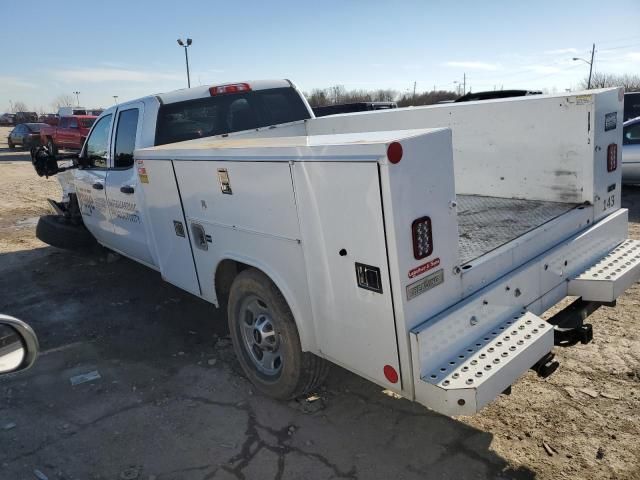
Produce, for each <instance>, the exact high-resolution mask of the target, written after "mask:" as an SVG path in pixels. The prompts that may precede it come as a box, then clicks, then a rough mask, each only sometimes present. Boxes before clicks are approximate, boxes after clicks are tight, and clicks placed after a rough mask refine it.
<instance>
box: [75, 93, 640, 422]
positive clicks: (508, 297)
mask: <svg viewBox="0 0 640 480" xmlns="http://www.w3.org/2000/svg"><path fill="white" fill-rule="evenodd" d="M246 85H247V88H250V83H247V84H246ZM234 94H235V93H234V92H228V93H224V95H229V97H230V98H231V97H232V96H233V95H234ZM111 114H112V113H110V112H109V111H107V112H105V113H104V114H103V117H102V118H105V116H106V115H111ZM100 123H101V122H100V120H98V121H97V122H96V126H94V131H93V132H92V133H91V134H90V136H89V139H88V141H87V144H88V145H90V144H91V141H92V140H91V135H94V134H95V132H96V129H97V128H98V127H99V126H100ZM621 125H622V91H621V90H618V89H607V90H593V91H589V92H581V93H575V94H573V93H572V94H564V95H553V96H543V95H540V96H535V97H520V98H510V99H500V100H493V101H485V102H469V103H460V104H444V105H437V106H432V107H418V108H409V109H394V110H387V111H379V112H363V113H357V114H348V115H337V116H332V117H324V118H317V119H316V118H310V119H308V120H304V121H300V122H294V123H289V124H287V125H282V126H278V127H268V128H258V129H256V130H254V131H251V132H249V133H247V132H245V133H235V134H230V135H227V136H217V137H211V138H203V139H198V140H190V141H185V142H179V143H172V144H166V145H161V146H155V147H151V148H142V149H138V150H136V151H135V154H134V159H135V160H134V164H133V165H132V166H130V167H128V168H129V170H128V172H129V173H126V174H125V172H127V171H123V170H122V169H120V168H117V166H116V165H115V164H114V163H113V162H114V158H117V153H116V154H109V156H108V160H107V164H106V165H101V166H100V168H96V166H95V165H93V164H92V161H91V158H90V156H88V155H87V148H86V146H85V150H84V151H83V152H82V153H81V154H80V157H79V159H78V160H77V163H78V165H79V166H80V167H79V168H76V169H74V170H71V172H72V174H73V179H74V182H75V188H76V191H77V193H78V200H79V206H80V212H81V215H82V220H83V221H84V225H85V226H86V228H87V229H88V230H89V231H90V232H91V234H92V235H93V236H94V237H95V238H96V239H97V240H98V242H100V243H101V244H103V245H104V246H106V247H108V248H110V249H113V250H115V251H117V252H119V253H121V254H123V255H125V256H127V257H130V258H132V259H134V260H136V261H139V262H141V263H143V264H145V265H148V266H149V267H151V268H154V269H156V270H158V271H159V272H160V273H161V275H162V277H163V278H164V279H165V280H166V281H167V282H170V283H172V284H174V285H176V286H178V287H180V288H182V289H184V290H186V291H188V292H191V293H192V294H194V295H196V296H199V297H202V298H204V299H206V300H208V301H210V302H211V303H213V304H215V305H217V306H219V307H222V308H226V309H227V312H228V321H229V327H230V332H231V337H232V340H233V345H234V348H235V351H236V354H237V356H238V359H239V361H240V363H241V365H242V367H243V369H244V371H245V372H246V374H247V375H248V377H249V378H250V380H251V381H252V382H253V383H254V384H255V385H256V386H257V387H258V388H259V389H260V390H261V391H263V392H265V393H267V394H269V395H272V396H274V397H276V398H290V397H292V396H296V395H300V394H302V393H304V392H308V391H309V390H311V389H313V388H314V387H315V386H317V385H318V383H319V382H321V381H322V379H323V378H324V376H325V375H326V373H327V365H328V363H327V360H328V361H330V362H333V363H336V364H338V365H341V366H343V367H345V368H347V369H348V370H350V371H352V372H354V373H356V374H358V375H361V376H363V377H365V378H368V379H369V380H371V381H373V382H376V383H377V384H379V385H381V386H382V387H384V388H387V389H389V390H392V391H394V392H397V393H398V394H400V395H402V396H404V397H406V398H408V399H411V400H415V401H417V402H420V403H421V404H423V405H425V406H427V407H429V408H431V409H433V410H436V411H438V412H442V413H444V414H448V415H460V414H464V415H467V414H473V413H475V412H477V411H478V410H480V409H481V408H482V407H483V406H485V405H486V404H487V403H489V402H490V401H491V400H492V399H494V398H495V397H496V396H498V395H500V394H501V393H502V392H505V391H507V390H509V388H510V386H511V385H512V384H513V383H514V382H515V381H516V380H517V379H518V377H519V376H521V375H522V374H523V373H524V372H525V371H527V370H528V369H529V368H534V369H535V370H537V371H538V373H539V374H541V375H543V376H546V375H548V374H550V373H552V372H553V370H555V368H557V362H555V361H554V360H553V356H552V353H551V352H552V349H553V347H554V344H556V345H563V346H567V345H573V344H575V343H578V342H582V343H587V342H589V341H590V340H591V336H592V332H591V328H590V326H589V325H588V324H584V323H583V319H584V318H586V316H587V315H589V314H590V313H592V312H593V311H594V310H595V309H597V308H598V307H599V306H601V305H603V304H604V305H612V304H613V303H614V302H615V300H616V297H618V296H619V295H620V294H621V293H622V292H623V291H624V290H625V289H626V288H627V287H628V286H629V285H630V284H632V283H633V282H634V281H636V279H637V278H638V276H639V275H640V261H639V260H640V242H637V241H633V240H628V239H627V210H625V209H621V208H620V188H621V184H620V171H621V169H620V168H619V160H620V148H619V145H620V142H621ZM138 134H139V131H138ZM117 141H118V140H117V136H116V138H115V142H116V144H117ZM111 148H112V147H111V146H108V149H111ZM116 150H117V147H116ZM112 175H113V176H114V181H113V182H112V181H110V177H111V176H112ZM115 179H117V180H115ZM105 182H106V185H107V186H109V185H110V184H111V183H113V188H100V187H101V186H102V187H104V184H105ZM125 190H126V191H125ZM567 296H575V297H577V300H575V301H574V302H573V303H572V304H571V305H570V306H569V307H567V308H566V309H564V310H562V311H561V312H559V313H558V314H556V315H555V316H553V317H552V318H550V319H548V320H547V321H545V320H542V319H541V318H540V315H542V313H543V312H545V311H546V310H548V309H549V308H551V307H553V306H554V305H556V304H557V303H558V302H560V301H561V300H563V299H564V298H565V297H567Z"/></svg>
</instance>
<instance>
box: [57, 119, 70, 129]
mask: <svg viewBox="0 0 640 480" xmlns="http://www.w3.org/2000/svg"><path fill="white" fill-rule="evenodd" d="M58 126H59V127H60V128H67V127H68V126H69V119H68V118H66V117H62V118H61V119H60V125H58Z"/></svg>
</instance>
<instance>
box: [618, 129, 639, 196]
mask: <svg viewBox="0 0 640 480" xmlns="http://www.w3.org/2000/svg"><path fill="white" fill-rule="evenodd" d="M622 183H627V184H634V183H635V184H640V117H636V118H632V119H631V120H627V121H626V122H624V127H623V130H622Z"/></svg>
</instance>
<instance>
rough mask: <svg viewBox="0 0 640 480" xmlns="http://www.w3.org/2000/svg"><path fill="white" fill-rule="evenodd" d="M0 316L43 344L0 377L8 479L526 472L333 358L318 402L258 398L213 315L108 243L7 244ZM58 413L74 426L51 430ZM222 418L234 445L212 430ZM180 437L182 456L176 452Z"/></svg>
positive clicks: (481, 435) (486, 443)
mask: <svg viewBox="0 0 640 480" xmlns="http://www.w3.org/2000/svg"><path fill="white" fill-rule="evenodd" d="M0 311H1V312H2V313H6V314H10V315H14V316H16V317H19V318H22V319H23V320H25V321H27V322H29V323H30V324H31V325H32V326H33V328H34V330H35V331H36V333H37V334H38V336H39V340H40V346H41V349H42V351H43V352H44V353H43V354H42V355H41V357H40V358H39V360H38V364H37V365H36V367H35V368H34V369H32V370H31V371H29V372H24V373H22V374H19V375H15V376H13V377H8V378H6V379H4V380H5V381H4V385H3V386H4V388H5V391H11V392H12V393H11V395H5V396H2V398H0V410H1V411H3V412H4V414H5V416H7V418H10V419H13V418H16V419H23V420H22V422H23V424H21V428H19V429H15V430H14V432H12V433H13V434H14V437H15V441H12V442H10V443H9V444H8V445H7V448H6V449H3V452H1V453H0V461H1V462H2V463H3V464H6V465H7V468H6V470H7V474H9V476H11V475H10V474H11V473H13V477H12V478H23V477H26V476H32V475H33V474H32V468H33V467H32V466H29V469H28V470H24V471H23V469H24V468H26V467H25V465H27V464H29V465H31V462H32V460H37V461H38V462H40V463H39V464H41V465H48V466H50V468H52V469H53V468H55V469H58V470H59V471H63V472H66V474H68V475H72V476H76V477H80V478H83V477H86V478H88V477H89V476H90V474H96V473H99V474H100V475H105V478H106V477H107V476H109V477H108V478H116V477H118V475H119V472H120V471H122V468H124V467H126V466H129V465H143V466H144V470H145V472H148V473H154V474H157V475H158V478H182V479H191V478H203V477H204V476H205V475H206V474H209V475H213V474H214V472H218V471H221V472H222V470H225V471H226V473H228V474H231V475H233V476H235V477H237V478H245V477H246V478H258V477H257V476H256V477H253V476H252V475H250V474H248V473H246V472H247V471H249V470H250V469H251V468H252V467H251V465H252V464H254V463H256V462H257V463H256V465H257V464H260V465H262V467H263V468H265V469H266V468H272V467H273V468H274V469H276V470H278V471H281V470H284V471H285V472H287V471H289V472H291V471H293V472H307V473H306V474H302V473H300V476H299V477H298V478H303V477H304V478H330V477H331V478H385V479H386V478H456V479H465V478H474V479H478V478H486V479H494V478H517V479H533V478H535V473H534V472H532V471H531V470H529V469H527V468H525V467H518V468H513V467H512V466H510V465H509V463H508V462H507V461H506V460H505V459H504V458H502V457H500V456H499V455H497V454H496V453H495V452H493V451H492V450H491V443H492V439H493V435H492V434H491V433H489V432H484V431H481V430H478V429H475V428H473V427H470V426H468V425H466V424H464V423H462V422H459V421H456V420H454V419H450V418H448V417H444V416H441V415H438V414H436V413H433V412H430V411H428V410H427V409H425V408H423V407H421V406H420V405H417V404H414V403H411V402H409V401H407V400H403V399H396V398H392V397H390V396H388V395H385V394H383V393H382V392H381V391H380V390H381V389H380V387H378V386H376V385H374V384H373V383H370V382H368V381H366V380H363V379H361V378H360V377H357V376H356V375H353V374H351V373H349V372H347V371H346V370H343V369H341V368H339V367H334V368H333V369H332V373H331V375H330V377H329V379H328V381H327V383H326V385H325V386H323V387H322V389H321V390H320V391H319V392H318V397H320V400H316V402H319V403H316V404H314V403H309V402H308V401H307V400H305V399H302V400H300V401H293V402H288V403H287V402H278V401H275V400H272V399H270V398H267V397H264V396H262V395H260V394H258V393H257V392H255V391H254V390H253V388H252V386H251V385H250V384H249V382H248V381H247V380H246V379H245V378H244V375H243V374H242V372H241V370H240V368H239V366H238V364H237V362H236V360H235V356H234V354H233V349H232V348H231V346H230V344H229V341H228V338H227V329H226V321H225V318H224V315H223V314H222V312H220V311H218V310H216V309H215V308H214V307H213V306H212V305H210V304H209V303H207V302H204V301H202V300H201V299H199V298H196V297H194V296H191V295H190V294H188V293H185V292H183V291H181V290H179V289H178V288H175V287H173V286H171V285H169V284H167V283H165V282H163V281H162V280H161V278H160V276H159V274H158V273H157V272H154V271H152V270H150V269H148V268H146V267H144V266H142V265H139V264H137V263H135V262H133V261H130V260H128V259H125V258H120V259H119V260H116V261H113V255H107V254H106V252H105V251H104V250H101V251H99V252H97V253H96V252H93V253H92V254H76V253H69V252H65V251H61V250H57V249H54V248H51V247H44V248H37V249H32V250H25V251H18V252H11V253H5V254H1V255H0ZM94 369H96V370H98V371H99V372H100V373H101V375H102V378H101V380H99V381H98V382H97V383H95V384H87V385H81V386H78V387H73V388H71V387H69V378H70V376H72V375H74V374H77V373H82V372H86V371H87V370H94ZM83 387H86V388H83ZM52 415H53V417H55V418H56V419H57V422H58V423H63V424H65V425H71V427H69V429H68V430H67V429H66V427H65V428H61V427H60V426H59V425H57V426H56V425H54V423H55V422H53V423H52V422H51V420H50V418H51V416H52ZM218 417H220V418H219V419H218ZM47 419H49V420H47ZM156 419H162V420H161V423H162V425H163V427H162V428H160V427H158V425H157V423H158V422H159V420H156ZM215 419H218V420H215ZM234 419H235V420H234ZM17 421H18V422H19V420H17ZM220 422H221V423H222V424H223V425H226V427H220V428H223V429H226V430H224V432H227V433H225V435H227V436H228V438H236V440H233V441H232V440H224V441H218V442H216V441H213V440H211V438H215V435H216V434H218V435H219V434H220V433H219V432H220V429H219V428H218V430H215V429H216V428H217V427H216V425H217V424H220ZM225 422H227V423H225ZM228 422H231V423H228ZM212 429H213V430H212ZM214 430H215V431H214ZM114 431H115V432H116V433H115V434H114V433H113V432H114ZM216 432H218V433H216ZM113 435H117V436H113ZM177 435H178V436H179V435H182V436H183V437H182V438H183V439H182V442H185V441H188V442H189V443H188V444H187V445H184V444H183V447H184V448H186V449H188V450H189V451H190V453H189V454H188V455H187V454H185V453H184V448H182V449H179V450H176V451H174V450H175V449H174V448H173V447H174V445H175V444H176V442H177V440H176V439H177V438H178V437H177ZM225 438H226V437H225ZM127 442H131V444H130V445H129V444H128V443H127ZM260 451H263V452H267V453H269V452H270V453H271V454H273V455H272V458H271V457H268V458H266V459H265V458H262V459H260V458H258V457H259V455H258V452H260ZM62 452H66V454H64V455H62ZM158 452H164V453H163V454H162V455H160V456H159V455H157V453H158ZM89 457H91V459H92V461H91V462H84V461H83V460H82V459H83V458H84V459H86V458H89ZM114 458H117V459H118V460H117V461H116V462H114V461H113V459H114ZM269 458H271V459H269ZM61 459H64V461H63V460H61ZM167 465H170V468H169V467H168V466H167ZM221 465H222V466H221ZM245 470H246V471H245ZM274 471H275V470H274ZM176 472H178V473H176ZM243 472H244V473H243ZM222 473H225V472H222ZM27 474H28V475H27ZM107 474H108V475H107ZM289 476H290V477H291V474H289ZM268 477H269V478H270V477H271V475H268ZM294 477H295V475H294ZM101 478H102V477H101ZM118 478H120V477H118ZM145 478H146V476H145ZM211 478H218V477H214V476H211ZM224 478H230V477H224ZM260 478H267V476H264V477H263V476H260ZM278 478H279V477H278ZM291 478H293V477H291Z"/></svg>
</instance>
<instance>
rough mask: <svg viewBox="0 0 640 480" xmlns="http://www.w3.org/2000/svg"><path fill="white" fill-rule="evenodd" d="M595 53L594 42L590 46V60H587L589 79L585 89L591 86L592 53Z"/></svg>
mask: <svg viewBox="0 0 640 480" xmlns="http://www.w3.org/2000/svg"><path fill="white" fill-rule="evenodd" d="M595 53H596V44H595V43H594V44H593V47H592V48H591V61H590V62H589V80H588V81H587V90H589V89H590V88H591V73H593V55H594V54H595Z"/></svg>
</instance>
